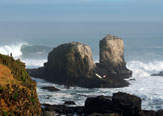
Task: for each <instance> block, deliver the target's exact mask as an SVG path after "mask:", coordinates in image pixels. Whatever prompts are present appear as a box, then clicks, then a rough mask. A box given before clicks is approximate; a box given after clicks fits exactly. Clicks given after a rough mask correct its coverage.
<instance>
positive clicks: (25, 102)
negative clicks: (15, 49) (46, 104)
mask: <svg viewBox="0 0 163 116" xmlns="http://www.w3.org/2000/svg"><path fill="white" fill-rule="evenodd" d="M40 113H41V106H40V102H39V100H38V96H37V93H36V82H34V81H33V80H32V79H31V78H30V76H29V75H28V73H27V72H26V69H25V64H24V63H22V62H21V61H20V60H14V59H13V58H12V56H11V57H10V56H5V55H1V54H0V115H1V116H40Z"/></svg>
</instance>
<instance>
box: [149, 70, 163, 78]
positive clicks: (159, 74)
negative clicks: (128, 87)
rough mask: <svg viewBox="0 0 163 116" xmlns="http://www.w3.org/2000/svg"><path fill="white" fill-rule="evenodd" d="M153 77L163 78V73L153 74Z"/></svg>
mask: <svg viewBox="0 0 163 116" xmlns="http://www.w3.org/2000/svg"><path fill="white" fill-rule="evenodd" d="M151 76H161V77H163V71H161V72H159V73H155V74H152V75H151Z"/></svg>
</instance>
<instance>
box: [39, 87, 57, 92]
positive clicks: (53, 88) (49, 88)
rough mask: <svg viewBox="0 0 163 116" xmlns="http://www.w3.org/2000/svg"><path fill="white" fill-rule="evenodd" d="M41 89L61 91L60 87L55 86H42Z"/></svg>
mask: <svg viewBox="0 0 163 116" xmlns="http://www.w3.org/2000/svg"><path fill="white" fill-rule="evenodd" d="M41 89H44V90H48V91H50V92H54V91H60V90H59V89H58V88H56V87H53V86H47V87H42V88H41Z"/></svg>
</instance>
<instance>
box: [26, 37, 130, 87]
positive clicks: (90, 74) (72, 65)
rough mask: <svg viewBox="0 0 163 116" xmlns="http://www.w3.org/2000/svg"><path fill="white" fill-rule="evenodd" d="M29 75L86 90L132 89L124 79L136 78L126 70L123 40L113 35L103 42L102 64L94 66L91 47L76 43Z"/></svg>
mask: <svg viewBox="0 0 163 116" xmlns="http://www.w3.org/2000/svg"><path fill="white" fill-rule="evenodd" d="M28 72H29V74H30V75H31V76H33V77H39V78H43V79H45V80H47V81H50V82H54V83H57V84H63V85H67V86H80V87H86V88H100V87H105V88H111V87H124V86H128V84H129V83H128V82H126V81H125V80H124V79H125V78H129V77H130V76H131V75H132V72H131V71H130V70H128V69H127V68H126V63H125V60H124V43H123V40H122V39H121V38H118V37H116V36H112V35H107V36H106V37H105V38H104V39H103V40H101V41H100V61H99V63H96V64H95V63H94V61H93V58H92V51H91V48H90V47H89V46H88V45H85V44H82V43H79V42H72V43H66V44H62V45H59V46H58V47H56V48H54V49H53V50H52V51H51V52H50V53H49V56H48V62H47V63H45V64H44V67H41V68H38V69H30V70H28Z"/></svg>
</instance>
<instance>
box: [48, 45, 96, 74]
mask: <svg viewBox="0 0 163 116" xmlns="http://www.w3.org/2000/svg"><path fill="white" fill-rule="evenodd" d="M94 68H95V64H94V61H93V58H92V50H91V48H90V47H89V46H88V45H85V44H82V43H79V42H72V43H67V44H62V45H60V46H58V47H56V48H54V49H53V51H52V52H50V53H49V56H48V62H47V63H45V70H46V72H48V73H50V72H51V71H55V72H56V73H57V74H59V75H60V74H64V75H66V76H68V77H82V76H83V77H85V76H87V77H90V76H91V75H92V74H93V71H94Z"/></svg>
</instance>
